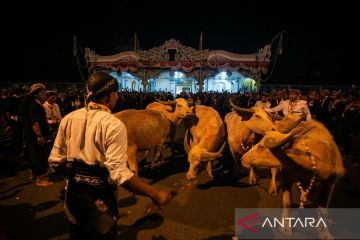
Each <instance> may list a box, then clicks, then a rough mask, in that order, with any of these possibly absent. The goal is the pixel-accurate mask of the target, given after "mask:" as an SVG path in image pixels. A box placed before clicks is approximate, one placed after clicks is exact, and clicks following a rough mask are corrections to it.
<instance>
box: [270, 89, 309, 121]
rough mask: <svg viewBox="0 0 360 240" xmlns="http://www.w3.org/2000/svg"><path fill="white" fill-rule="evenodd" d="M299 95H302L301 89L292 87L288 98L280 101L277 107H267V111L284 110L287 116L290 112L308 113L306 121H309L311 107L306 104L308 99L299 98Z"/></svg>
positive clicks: (297, 113)
mask: <svg viewBox="0 0 360 240" xmlns="http://www.w3.org/2000/svg"><path fill="white" fill-rule="evenodd" d="M299 96H300V91H299V90H297V89H291V90H290V91H289V99H288V100H285V101H282V102H280V104H279V105H278V106H276V107H273V108H270V109H265V111H267V112H270V113H274V112H278V111H282V112H283V114H284V116H285V117H286V116H288V115H290V114H296V115H302V114H306V121H309V120H311V114H310V111H309V107H308V105H307V104H306V101H304V100H299Z"/></svg>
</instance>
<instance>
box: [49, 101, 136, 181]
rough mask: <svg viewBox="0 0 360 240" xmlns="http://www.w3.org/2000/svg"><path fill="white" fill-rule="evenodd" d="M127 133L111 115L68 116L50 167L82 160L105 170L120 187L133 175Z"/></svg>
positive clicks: (85, 112) (99, 112) (88, 112)
mask: <svg viewBox="0 0 360 240" xmlns="http://www.w3.org/2000/svg"><path fill="white" fill-rule="evenodd" d="M126 150H127V133H126V128H125V125H124V124H123V123H122V122H121V121H120V120H119V119H118V118H116V117H114V116H113V115H112V114H111V113H109V112H107V111H105V110H100V109H94V110H92V109H90V110H86V109H85V108H81V109H78V110H76V111H73V112H71V113H69V114H68V115H66V116H65V117H64V118H63V119H62V120H61V122H60V126H59V130H58V133H57V136H56V139H55V142H54V146H53V149H52V150H51V154H50V157H49V164H50V166H53V167H56V166H58V165H60V164H62V163H64V162H65V161H74V160H80V161H83V162H84V163H86V164H89V165H96V164H97V163H100V166H103V167H106V168H107V169H108V170H109V172H110V177H111V178H112V179H113V180H114V181H116V182H117V183H118V184H119V185H120V184H122V183H124V182H125V181H127V180H129V179H130V178H131V177H132V176H133V175H134V174H133V172H132V171H130V169H129V168H128V167H127V154H126Z"/></svg>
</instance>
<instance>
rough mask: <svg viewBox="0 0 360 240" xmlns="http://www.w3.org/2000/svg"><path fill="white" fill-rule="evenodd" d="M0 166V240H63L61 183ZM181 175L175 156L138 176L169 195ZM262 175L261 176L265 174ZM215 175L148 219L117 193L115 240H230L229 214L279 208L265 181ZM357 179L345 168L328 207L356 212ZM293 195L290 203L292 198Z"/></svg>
mask: <svg viewBox="0 0 360 240" xmlns="http://www.w3.org/2000/svg"><path fill="white" fill-rule="evenodd" d="M0 165H1V168H0V239H3V238H2V236H1V235H3V236H4V235H5V234H7V235H8V236H10V237H12V238H13V239H67V238H68V236H69V225H68V223H67V221H66V220H65V218H64V214H63V187H64V181H63V180H62V179H61V178H59V177H58V178H57V181H56V184H54V185H52V186H50V187H46V188H43V187H36V186H34V185H33V184H32V183H31V182H30V180H29V175H30V171H29V170H28V169H25V168H21V166H19V162H18V160H17V159H11V158H2V159H0ZM186 169H187V162H186V158H185V155H183V154H181V153H180V154H178V156H177V157H176V158H175V159H172V160H169V161H168V162H166V163H165V164H163V165H162V166H159V167H157V168H156V169H155V170H154V171H152V172H150V173H149V172H148V173H147V172H143V173H142V175H143V176H144V177H145V178H146V180H147V181H151V182H152V183H153V184H154V185H155V186H158V187H162V188H165V189H169V190H170V189H174V188H175V189H176V188H179V187H180V186H182V185H184V184H187V183H188V181H187V180H186V179H185V172H186ZM262 174H263V175H264V176H265V175H266V174H267V171H265V170H264V171H262ZM215 175H217V178H216V180H212V179H210V178H209V177H208V176H207V175H206V174H205V171H203V172H202V174H201V175H200V180H199V183H198V185H197V186H195V187H194V188H192V189H188V190H186V191H184V192H182V193H180V194H179V195H178V196H177V197H176V198H174V199H173V201H172V202H170V203H169V204H168V205H167V206H166V207H165V208H163V209H162V210H158V209H154V211H152V212H150V213H146V212H145V209H146V207H147V206H148V204H149V203H150V202H151V201H150V200H149V199H148V198H146V197H142V196H134V195H132V194H131V193H129V192H127V191H126V190H124V189H122V188H121V189H120V190H119V206H120V208H119V209H120V212H121V214H122V218H120V220H119V221H118V235H119V239H142V240H143V239H144V240H146V239H158V240H163V239H169V240H172V239H176V240H177V239H179V240H181V239H184V240H185V239H186V240H188V239H192V240H196V239H203V240H205V239H206V240H216V239H231V238H232V236H234V211H235V208H248V207H251V208H256V207H281V191H280V192H279V194H278V195H277V196H270V195H269V194H268V193H267V188H268V183H269V179H268V178H267V177H264V178H261V179H260V180H259V184H258V185H256V186H249V185H247V178H246V177H244V178H243V179H241V181H240V182H238V183H234V182H232V181H231V180H230V178H229V176H228V174H226V172H225V174H224V173H223V172H222V171H221V170H218V171H215ZM359 176H360V169H359V167H351V168H348V174H347V178H346V179H344V180H342V181H341V182H340V183H339V185H338V186H337V188H336V191H335V193H334V196H333V199H332V204H331V205H332V207H360V201H359V200H360V193H359V191H358V190H357V186H360V177H359ZM293 190H294V191H293V192H294V195H295V201H296V200H297V199H298V193H297V191H296V189H295V188H294V189H293ZM9 239H11V238H9Z"/></svg>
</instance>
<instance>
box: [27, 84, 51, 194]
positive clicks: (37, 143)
mask: <svg viewBox="0 0 360 240" xmlns="http://www.w3.org/2000/svg"><path fill="white" fill-rule="evenodd" d="M30 94H31V95H32V96H33V99H34V100H33V101H32V102H31V103H30V104H29V108H28V117H29V119H28V120H29V121H28V125H27V126H26V128H28V136H27V137H28V139H27V142H28V143H29V148H30V154H31V160H32V166H31V170H32V176H33V180H34V183H35V185H36V186H42V187H46V186H49V185H51V184H53V182H49V181H48V180H47V178H46V173H47V170H48V168H49V164H48V157H49V155H50V150H51V149H50V148H51V146H50V144H49V140H50V139H51V133H50V127H49V124H48V122H47V119H46V113H45V109H44V108H43V105H42V102H44V101H45V99H46V87H45V86H44V85H43V84H41V83H36V84H33V85H32V86H31V90H30Z"/></svg>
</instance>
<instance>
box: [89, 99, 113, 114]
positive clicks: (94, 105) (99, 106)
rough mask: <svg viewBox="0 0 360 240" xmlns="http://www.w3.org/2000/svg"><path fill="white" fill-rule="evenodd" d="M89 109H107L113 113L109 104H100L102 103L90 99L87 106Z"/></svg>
mask: <svg viewBox="0 0 360 240" xmlns="http://www.w3.org/2000/svg"><path fill="white" fill-rule="evenodd" d="M85 108H86V109H87V110H89V109H93V110H94V109H99V110H104V111H107V112H109V113H111V110H110V108H109V107H107V106H105V105H103V104H100V103H95V102H93V101H90V102H89V103H88V104H87V105H86V107H85Z"/></svg>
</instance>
